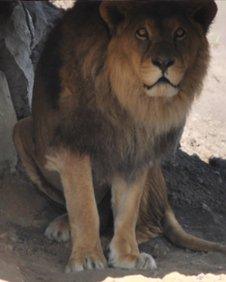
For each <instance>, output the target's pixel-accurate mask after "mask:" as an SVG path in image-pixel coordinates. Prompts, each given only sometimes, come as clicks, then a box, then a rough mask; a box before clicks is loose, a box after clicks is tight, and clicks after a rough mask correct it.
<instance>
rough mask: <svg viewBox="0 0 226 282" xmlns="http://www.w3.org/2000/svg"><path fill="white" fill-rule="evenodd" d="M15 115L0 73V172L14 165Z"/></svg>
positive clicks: (3, 77)
mask: <svg viewBox="0 0 226 282" xmlns="http://www.w3.org/2000/svg"><path fill="white" fill-rule="evenodd" d="M15 123H16V115H15V111H14V108H13V105H12V102H11V98H10V92H9V88H8V83H7V80H6V77H5V75H4V73H3V72H1V71H0V150H1V153H0V170H1V169H3V168H8V167H10V168H11V170H12V169H13V168H14V166H15V164H16V159H17V158H16V153H15V149H14V146H13V142H12V130H13V126H14V124H15Z"/></svg>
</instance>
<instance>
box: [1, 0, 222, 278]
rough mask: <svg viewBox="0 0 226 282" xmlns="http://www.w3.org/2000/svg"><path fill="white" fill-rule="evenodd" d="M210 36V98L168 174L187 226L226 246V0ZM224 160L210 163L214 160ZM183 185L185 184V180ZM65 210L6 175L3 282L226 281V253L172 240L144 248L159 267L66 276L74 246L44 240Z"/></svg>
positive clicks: (198, 106) (195, 114) (197, 111)
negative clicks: (182, 245) (190, 248)
mask: <svg viewBox="0 0 226 282" xmlns="http://www.w3.org/2000/svg"><path fill="white" fill-rule="evenodd" d="M217 3H218V5H219V14H218V17H217V20H216V23H215V25H214V26H213V28H212V30H211V32H210V34H209V38H210V42H211V47H212V57H213V58H212V62H211V67H210V71H209V75H208V78H207V79H206V83H205V87H204V91H203V94H202V97H201V98H200V99H199V100H198V101H197V102H196V103H195V105H194V107H193V110H192V113H191V115H190V117H189V120H188V123H187V126H186V129H185V132H184V135H183V138H182V142H181V150H180V151H179V152H178V153H177V155H176V156H175V158H174V160H173V164H172V165H171V168H170V170H167V172H165V174H166V178H167V183H168V187H169V198H170V201H171V204H172V206H173V208H174V211H175V213H176V215H177V217H178V219H179V221H180V222H181V224H182V225H183V227H184V228H185V229H186V230H187V231H189V232H191V233H193V234H195V235H198V236H201V237H203V238H206V239H209V240H215V241H218V242H222V243H225V244H226V122H225V121H226V110H225V109H226V95H225V92H226V71H225V70H224V68H225V62H226V33H225V28H223V26H226V1H217ZM212 156H214V157H217V158H220V159H217V160H215V161H212V162H211V165H210V164H209V158H210V157H212ZM178 183H180V185H178ZM60 213H62V211H60V210H59V209H57V208H56V207H54V206H53V205H51V204H50V202H48V201H47V200H46V199H45V198H44V197H43V196H42V195H40V194H39V193H38V192H37V190H36V188H35V187H34V186H33V185H32V184H31V183H30V181H29V180H28V179H27V178H26V176H25V175H24V174H23V173H21V172H15V173H13V174H9V173H3V174H2V175H1V176H0V281H10V282H17V281H28V282H35V281H48V282H51V281H103V280H105V281H108V282H110V281H121V280H122V281H125V280H126V281H136V282H137V281H138V282H139V281H146V280H147V281H154V282H159V281H164V282H165V281H166V282H171V281H173V282H176V281H180V282H182V281H205V282H206V281H208V282H214V281H226V257H225V256H223V255H221V254H218V253H208V254H204V253H197V252H192V251H188V250H182V249H179V248H177V247H175V246H173V245H172V244H171V243H169V242H168V241H167V240H166V239H164V238H157V239H155V240H153V241H150V242H148V243H146V244H143V245H142V246H140V248H141V250H145V251H146V252H148V253H151V254H153V256H154V257H155V258H156V262H157V264H158V269H157V270H156V271H155V272H139V273H138V272H136V271H123V270H114V269H106V270H104V271H85V272H82V273H78V274H73V275H66V274H64V273H63V271H64V266H65V263H66V262H67V259H68V257H69V254H70V243H66V244H65V243H55V242H51V241H49V240H48V239H47V238H45V237H44V235H43V231H44V230H45V227H46V226H47V224H48V222H49V221H50V220H51V219H53V218H54V217H55V216H57V215H58V214H60Z"/></svg>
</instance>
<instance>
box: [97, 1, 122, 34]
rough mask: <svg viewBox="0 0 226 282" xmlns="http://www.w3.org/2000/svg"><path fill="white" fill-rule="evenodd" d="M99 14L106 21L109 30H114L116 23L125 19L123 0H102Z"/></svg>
mask: <svg viewBox="0 0 226 282" xmlns="http://www.w3.org/2000/svg"><path fill="white" fill-rule="evenodd" d="M99 11H100V16H101V18H102V19H103V20H104V21H105V22H106V23H107V25H108V27H109V29H110V31H112V32H114V31H115V29H116V27H117V25H118V24H119V23H121V22H122V21H123V20H124V19H125V14H126V13H125V5H124V4H123V1H121V2H120V1H109V0H103V1H102V3H101V4H100V8H99Z"/></svg>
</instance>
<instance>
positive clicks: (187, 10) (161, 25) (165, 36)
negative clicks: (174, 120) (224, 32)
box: [100, 0, 217, 107]
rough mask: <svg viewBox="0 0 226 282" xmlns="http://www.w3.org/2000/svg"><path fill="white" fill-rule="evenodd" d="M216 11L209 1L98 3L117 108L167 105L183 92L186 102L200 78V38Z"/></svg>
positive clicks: (203, 57)
mask: <svg viewBox="0 0 226 282" xmlns="http://www.w3.org/2000/svg"><path fill="white" fill-rule="evenodd" d="M216 12H217V6H216V4H215V2H214V1H213V0H181V1H161V0H144V1H143V0H140V1H138V0H131V1H102V4H101V5H100V14H101V17H102V19H103V20H104V21H105V23H106V24H107V27H108V29H109V33H110V37H111V40H110V43H109V47H108V51H107V52H108V55H107V56H108V59H107V60H108V65H109V73H110V77H111V83H112V87H113V88H114V90H115V93H116V94H117V95H118V98H119V100H120V101H121V103H122V104H124V106H125V107H126V106H128V105H129V104H130V103H131V100H134V103H135V104H134V105H133V107H136V106H137V107H139V105H138V104H139V103H145V104H149V103H150V101H148V98H149V100H150V98H159V99H160V100H161V99H162V101H163V100H164V101H168V102H169V101H170V99H171V100H172V101H175V100H178V99H179V98H178V97H180V99H183V97H182V96H183V95H185V94H184V93H186V95H187V98H186V99H189V101H190V100H192V97H193V96H194V95H195V94H196V93H198V92H200V89H201V85H202V80H203V78H204V76H205V74H206V70H207V66H208V59H209V52H208V42H207V39H206V33H207V31H208V28H209V26H210V24H211V22H212V21H213V19H214V17H215V15H216ZM131 93H133V94H132V95H133V96H139V100H138V99H137V98H138V97H136V98H134V97H131ZM189 96H190V97H189ZM154 100H156V99H154ZM154 100H153V99H151V103H152V104H153V103H154Z"/></svg>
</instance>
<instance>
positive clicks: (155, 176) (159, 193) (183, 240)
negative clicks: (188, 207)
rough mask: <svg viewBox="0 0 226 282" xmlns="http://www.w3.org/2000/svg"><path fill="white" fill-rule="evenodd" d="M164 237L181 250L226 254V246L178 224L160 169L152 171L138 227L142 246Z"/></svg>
mask: <svg viewBox="0 0 226 282" xmlns="http://www.w3.org/2000/svg"><path fill="white" fill-rule="evenodd" d="M158 235H163V236H165V237H166V238H168V239H169V240H170V241H171V242H172V243H174V244H175V245H177V246H179V247H183V248H188V249H191V250H195V251H204V252H207V251H216V252H221V253H224V254H226V246H223V245H221V244H218V243H214V242H210V241H206V240H203V239H200V238H198V237H195V236H193V235H190V234H188V233H187V232H186V231H185V230H184V229H183V228H182V227H181V225H180V224H179V222H178V221H177V219H176V217H175V215H174V212H173V210H172V208H171V206H170V204H169V202H168V197H167V189H166V184H165V181H164V177H163V175H162V172H161V168H160V167H153V168H151V169H150V170H149V174H148V177H147V182H146V185H145V189H144V194H143V196H142V200H141V205H140V212H139V217H138V224H137V240H138V242H139V243H141V242H145V241H148V240H150V239H152V238H154V237H156V236H158Z"/></svg>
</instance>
